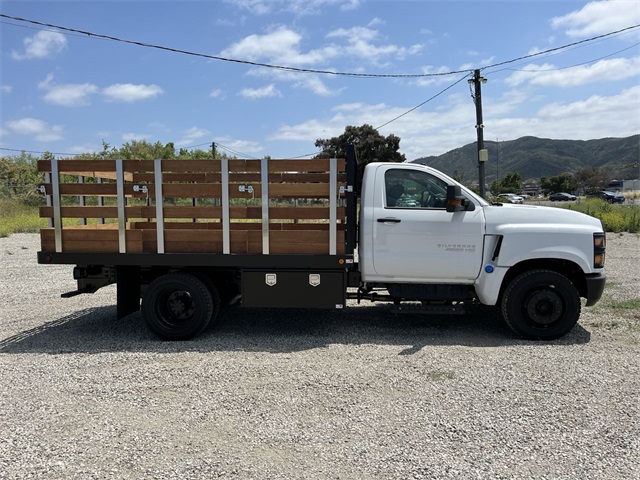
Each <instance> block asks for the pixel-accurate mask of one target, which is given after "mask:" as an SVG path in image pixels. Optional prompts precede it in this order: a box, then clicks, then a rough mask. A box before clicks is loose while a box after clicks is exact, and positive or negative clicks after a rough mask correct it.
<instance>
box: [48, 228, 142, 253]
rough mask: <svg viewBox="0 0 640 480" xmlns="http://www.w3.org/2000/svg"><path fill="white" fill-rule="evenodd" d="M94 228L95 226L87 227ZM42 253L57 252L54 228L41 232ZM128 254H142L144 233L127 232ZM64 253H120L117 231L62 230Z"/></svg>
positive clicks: (95, 229)
mask: <svg viewBox="0 0 640 480" xmlns="http://www.w3.org/2000/svg"><path fill="white" fill-rule="evenodd" d="M87 227H93V226H87ZM40 241H41V249H42V251H55V231H54V229H52V228H43V229H41V230H40ZM126 246H127V252H129V253H139V252H142V232H140V231H136V230H127V242H126ZM62 251H63V252H67V253H68V252H75V253H84V252H96V253H117V252H118V251H119V243H118V231H117V230H116V229H104V228H84V227H76V228H73V227H68V228H64V229H63V230H62Z"/></svg>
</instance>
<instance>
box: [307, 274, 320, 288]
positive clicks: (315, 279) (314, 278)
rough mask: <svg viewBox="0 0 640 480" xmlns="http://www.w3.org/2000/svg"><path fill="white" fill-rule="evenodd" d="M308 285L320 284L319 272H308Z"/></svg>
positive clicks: (315, 285)
mask: <svg viewBox="0 0 640 480" xmlns="http://www.w3.org/2000/svg"><path fill="white" fill-rule="evenodd" d="M309 285H311V286H312V287H317V286H318V285H320V274H318V273H311V274H309Z"/></svg>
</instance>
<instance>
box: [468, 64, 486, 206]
mask: <svg viewBox="0 0 640 480" xmlns="http://www.w3.org/2000/svg"><path fill="white" fill-rule="evenodd" d="M468 83H469V85H471V84H473V85H474V93H473V102H474V103H475V104H476V132H477V135H478V177H479V178H478V180H479V182H480V196H481V197H484V196H485V195H486V180H485V172H484V164H485V162H486V161H487V160H488V159H489V154H488V152H487V150H485V148H484V132H483V130H484V124H483V123H482V92H481V88H480V85H481V84H482V83H487V79H486V78H484V77H481V76H480V70H475V71H474V72H473V78H470V79H469V80H468Z"/></svg>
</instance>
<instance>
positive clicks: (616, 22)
mask: <svg viewBox="0 0 640 480" xmlns="http://www.w3.org/2000/svg"><path fill="white" fill-rule="evenodd" d="M638 23H640V8H638V2H637V1H635V0H607V1H596V2H590V3H587V4H586V5H585V6H584V7H582V8H581V9H580V10H574V11H573V12H571V13H568V14H567V15H563V16H561V17H554V18H552V19H551V26H552V27H554V28H564V29H566V32H565V33H566V34H567V35H568V36H570V37H585V36H588V35H600V34H603V33H608V32H612V31H615V30H620V29H622V28H625V27H628V26H631V25H636V24H638Z"/></svg>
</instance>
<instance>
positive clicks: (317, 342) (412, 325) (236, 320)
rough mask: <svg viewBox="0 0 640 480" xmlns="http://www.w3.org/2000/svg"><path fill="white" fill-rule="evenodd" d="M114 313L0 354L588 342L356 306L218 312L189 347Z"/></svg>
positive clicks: (63, 321)
mask: <svg viewBox="0 0 640 480" xmlns="http://www.w3.org/2000/svg"><path fill="white" fill-rule="evenodd" d="M115 318H116V308H115V306H106V307H97V308H90V309H85V310H81V311H79V312H76V313H74V314H71V315H68V316H65V317H62V318H59V319H56V320H52V321H49V322H46V323H43V324H42V325H40V326H38V327H36V328H32V329H30V330H26V331H23V332H20V333H18V334H16V335H13V336H11V337H8V338H6V339H4V340H0V353H48V354H65V353H101V352H121V351H125V352H156V353H173V352H183V351H194V352H203V353H206V352H217V351H255V352H271V353H287V352H296V351H304V350H310V349H315V348H323V347H327V346H329V345H332V344H343V345H365V344H366V345H370V344H373V345H398V346H401V347H402V350H401V351H400V352H399V355H411V354H414V353H417V352H419V351H420V350H422V349H423V348H425V347H429V346H440V345H462V346H469V347H480V348H481V347H496V346H508V345H531V346H536V345H545V346H547V345H557V346H564V345H575V344H584V343H588V342H589V341H590V338H591V334H590V333H589V332H588V331H587V330H585V329H584V328H583V327H581V326H580V325H577V326H576V327H575V328H574V329H573V330H572V331H571V332H570V333H569V334H568V335H566V336H565V337H563V338H561V339H559V340H555V341H552V342H542V343H540V342H532V341H527V340H522V339H519V338H517V337H515V336H514V334H512V333H511V331H510V330H509V329H508V328H507V327H506V325H505V324H504V322H503V321H502V319H501V318H499V317H497V316H495V315H492V314H490V313H489V312H480V313H475V314H474V315H456V316H449V315H432V316H423V315H395V314H393V313H391V312H389V311H388V307H384V306H359V307H357V308H351V309H349V310H347V311H336V310H329V311H326V310H307V309H240V308H237V309H232V308H230V309H224V310H223V311H222V312H221V313H220V316H219V317H218V321H217V322H216V324H215V325H212V326H209V328H208V329H207V330H206V331H205V332H203V333H202V334H201V335H200V336H198V337H197V338H195V339H193V340H189V341H181V342H167V341H162V340H159V339H158V338H157V337H155V336H154V335H153V334H152V333H151V332H150V331H149V330H148V329H147V327H146V325H145V324H144V321H143V320H142V317H141V315H140V313H139V312H138V313H135V314H132V315H129V316H128V317H126V318H124V319H122V320H116V319H115Z"/></svg>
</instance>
